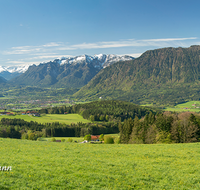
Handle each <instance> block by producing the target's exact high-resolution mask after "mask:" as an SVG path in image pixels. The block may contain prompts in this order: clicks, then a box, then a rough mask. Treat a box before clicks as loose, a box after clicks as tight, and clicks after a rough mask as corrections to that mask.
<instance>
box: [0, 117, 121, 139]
mask: <svg viewBox="0 0 200 190" xmlns="http://www.w3.org/2000/svg"><path fill="white" fill-rule="evenodd" d="M118 132H119V129H118V125H117V123H111V122H107V123H96V124H95V123H82V122H80V123H77V124H75V123H72V124H70V125H67V124H64V123H59V122H54V123H44V124H41V123H37V122H33V121H30V122H27V121H24V120H23V119H8V118H2V119H1V121H0V137H3V138H7V137H9V138H18V139H19V138H23V139H30V140H36V139H37V138H39V137H81V136H85V135H87V134H92V135H98V134H102V133H104V134H108V133H118Z"/></svg>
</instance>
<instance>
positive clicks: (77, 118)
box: [0, 114, 91, 124]
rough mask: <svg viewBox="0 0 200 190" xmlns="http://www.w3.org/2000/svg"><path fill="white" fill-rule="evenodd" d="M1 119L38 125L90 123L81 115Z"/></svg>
mask: <svg viewBox="0 0 200 190" xmlns="http://www.w3.org/2000/svg"><path fill="white" fill-rule="evenodd" d="M1 118H9V119H14V118H17V119H24V120H25V121H36V122H38V123H53V122H59V123H66V124H71V123H78V122H82V123H90V122H91V121H89V120H87V119H84V118H83V117H82V116H81V115H78V114H66V115H64V114H45V115H41V117H34V116H29V115H15V116H6V115H2V116H0V119H1Z"/></svg>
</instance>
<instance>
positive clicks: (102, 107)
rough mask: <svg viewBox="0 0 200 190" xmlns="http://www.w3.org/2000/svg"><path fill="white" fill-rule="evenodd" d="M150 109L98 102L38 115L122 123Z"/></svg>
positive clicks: (113, 102) (128, 104)
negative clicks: (64, 115) (70, 114)
mask: <svg viewBox="0 0 200 190" xmlns="http://www.w3.org/2000/svg"><path fill="white" fill-rule="evenodd" d="M149 111H152V108H147V107H142V106H139V105H136V104H133V103H130V102H126V101H120V100H99V101H93V102H89V103H85V104H76V105H73V106H69V107H66V106H61V107H53V108H48V109H41V110H40V111H39V112H40V113H46V114H47V113H48V114H64V113H78V114H80V115H82V116H83V118H84V119H90V120H91V121H107V122H108V121H124V120H125V119H127V118H133V119H134V117H135V116H137V117H139V118H141V117H143V116H145V115H146V113H148V112H149Z"/></svg>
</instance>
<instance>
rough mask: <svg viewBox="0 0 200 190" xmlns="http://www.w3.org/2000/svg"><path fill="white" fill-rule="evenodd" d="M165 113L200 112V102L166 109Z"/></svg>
mask: <svg viewBox="0 0 200 190" xmlns="http://www.w3.org/2000/svg"><path fill="white" fill-rule="evenodd" d="M164 110H165V111H175V112H183V111H189V112H200V101H189V102H186V103H182V104H178V105H176V106H174V107H166V108H165V109H164Z"/></svg>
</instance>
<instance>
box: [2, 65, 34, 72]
mask: <svg viewBox="0 0 200 190" xmlns="http://www.w3.org/2000/svg"><path fill="white" fill-rule="evenodd" d="M30 65H32V64H30ZM30 65H18V66H17V65H16V66H0V73H2V72H4V71H7V72H9V73H25V72H26V71H27V70H28V68H29V66H30Z"/></svg>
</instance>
